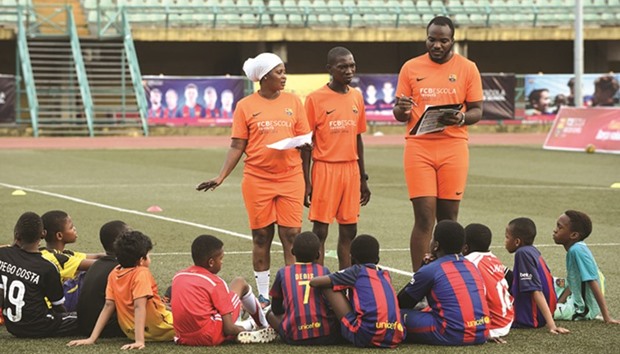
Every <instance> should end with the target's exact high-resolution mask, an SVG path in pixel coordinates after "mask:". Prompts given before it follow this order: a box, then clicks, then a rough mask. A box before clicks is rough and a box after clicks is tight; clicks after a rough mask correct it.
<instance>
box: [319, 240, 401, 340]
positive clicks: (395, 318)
mask: <svg viewBox="0 0 620 354" xmlns="http://www.w3.org/2000/svg"><path fill="white" fill-rule="evenodd" d="M351 262H352V264H353V265H352V266H351V267H349V268H345V269H343V270H341V271H339V272H338V273H332V274H329V275H323V276H320V277H316V278H313V279H312V280H310V286H312V287H316V288H321V289H322V291H323V294H325V296H326V297H327V302H328V303H329V304H330V305H331V307H332V309H334V312H335V314H336V317H337V318H338V319H339V320H340V332H341V334H342V336H343V337H344V338H345V339H346V340H348V341H349V342H351V343H352V344H353V345H355V346H356V347H379V348H395V347H397V346H398V344H400V342H402V341H403V339H404V337H405V330H404V328H403V324H402V321H401V316H400V308H399V307H398V300H397V299H396V292H395V291H394V288H393V287H392V280H391V279H390V274H389V273H388V272H387V271H385V270H383V269H381V268H379V266H378V265H377V263H379V241H377V239H376V238H374V237H372V236H370V235H359V236H357V237H356V238H355V239H353V242H352V243H351ZM345 290H349V296H348V299H347V297H346V296H345V294H344V292H345Z"/></svg>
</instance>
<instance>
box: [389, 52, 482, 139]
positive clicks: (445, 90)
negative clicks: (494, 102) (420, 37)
mask: <svg viewBox="0 0 620 354" xmlns="http://www.w3.org/2000/svg"><path fill="white" fill-rule="evenodd" d="M401 95H405V96H409V97H413V101H414V102H415V103H417V105H418V106H417V107H416V106H413V110H412V117H411V119H410V120H409V122H408V123H407V132H409V131H410V130H411V129H412V128H413V127H414V126H415V124H416V123H417V122H418V120H419V119H420V117H421V116H422V114H423V113H424V110H425V109H426V107H429V106H437V105H445V104H459V103H463V104H464V103H465V102H477V101H482V99H483V92H482V79H481V78H480V72H479V71H478V68H477V67H476V64H475V63H474V62H472V61H470V60H469V59H467V58H465V57H463V56H461V55H459V54H456V53H454V56H453V57H452V58H451V59H450V60H449V61H448V62H447V63H443V64H438V63H435V62H434V61H432V60H431V59H430V57H429V55H428V53H426V54H423V55H420V56H418V57H415V58H413V59H411V60H409V61H407V62H406V63H405V64H404V65H403V67H402V68H401V69H400V74H399V75H398V87H397V88H396V97H400V96H401ZM465 110H466V107H464V108H463V111H465ZM446 137H450V138H461V139H467V137H468V136H467V127H465V126H463V127H458V126H449V127H446V129H445V130H443V131H442V132H438V133H433V134H425V135H420V136H414V135H407V138H408V139H412V138H415V139H438V138H446Z"/></svg>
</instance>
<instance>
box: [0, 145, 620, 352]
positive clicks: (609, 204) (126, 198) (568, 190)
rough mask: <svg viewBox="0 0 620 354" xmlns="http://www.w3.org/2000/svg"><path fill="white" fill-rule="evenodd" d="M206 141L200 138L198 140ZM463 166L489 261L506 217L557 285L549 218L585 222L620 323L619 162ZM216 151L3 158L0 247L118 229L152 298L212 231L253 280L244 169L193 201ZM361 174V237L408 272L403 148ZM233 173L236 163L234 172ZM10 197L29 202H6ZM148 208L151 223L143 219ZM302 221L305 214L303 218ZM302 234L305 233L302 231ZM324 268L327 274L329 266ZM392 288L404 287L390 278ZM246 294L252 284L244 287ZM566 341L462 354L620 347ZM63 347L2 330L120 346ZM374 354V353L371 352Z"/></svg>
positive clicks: (509, 151) (515, 336)
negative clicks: (52, 219)
mask: <svg viewBox="0 0 620 354" xmlns="http://www.w3.org/2000/svg"><path fill="white" fill-rule="evenodd" d="M207 139H208V138H207ZM470 152H471V166H470V173H469V180H468V187H467V190H466V194H465V198H464V201H463V202H462V204H461V211H460V215H459V221H460V222H461V223H462V224H463V225H466V224H468V223H470V222H481V223H484V224H487V225H488V226H489V227H490V228H491V230H492V231H493V248H492V251H493V252H494V253H495V254H496V255H497V256H498V257H500V258H501V259H502V261H504V263H505V264H506V265H507V266H509V267H511V266H512V257H511V255H509V254H508V253H507V252H506V251H505V250H504V248H503V238H504V228H505V225H506V223H507V222H508V221H509V220H511V219H512V218H515V217H519V216H527V217H530V218H532V219H533V220H534V221H535V222H536V225H537V227H538V236H537V239H536V242H535V244H536V245H537V246H538V247H539V248H540V250H541V252H542V253H543V256H544V257H545V259H546V260H547V262H548V263H549V266H550V268H551V270H552V272H553V273H554V274H555V275H558V276H563V275H564V256H565V251H564V249H563V248H562V247H561V246H557V245H554V244H553V240H552V238H551V234H552V230H553V228H554V225H555V220H556V218H557V217H558V216H559V215H560V214H561V213H562V212H563V211H564V210H566V209H578V210H582V211H585V212H586V213H588V214H589V215H590V216H591V218H592V220H593V223H594V232H593V233H592V235H591V236H590V238H589V239H588V240H587V243H588V244H589V245H590V247H591V249H592V252H593V253H594V255H595V257H596V259H597V262H598V264H599V267H600V268H601V270H602V271H603V272H604V273H605V275H606V279H607V288H606V299H607V303H608V306H609V308H610V311H611V313H612V316H615V317H616V318H617V317H620V285H619V283H620V260H619V258H618V253H619V251H620V240H619V239H618V238H617V236H618V235H619V234H620V227H619V226H618V225H619V221H618V218H619V217H620V189H611V188H610V185H611V184H612V183H614V182H620V157H619V156H614V155H601V154H585V153H568V152H557V151H543V150H542V149H540V148H539V147H533V146H504V147H498V146H473V147H471V151H470ZM225 153H226V150H225V149H187V150H48V151H42V150H0V206H1V208H2V213H0V230H2V234H1V236H0V244H6V243H10V242H11V239H12V230H13V226H14V224H15V221H16V220H17V218H18V217H19V215H20V214H21V213H23V212H24V211H28V210H31V211H35V212H37V213H40V214H42V213H44V212H45V211H48V210H51V209H62V210H65V211H67V212H68V213H69V214H70V215H71V216H72V217H73V220H74V222H75V225H76V226H77V229H78V235H79V237H78V240H77V243H76V244H73V245H70V246H69V248H70V249H75V250H78V251H82V252H100V251H101V246H100V244H99V240H98V230H99V227H100V226H101V225H102V224H103V223H105V222H107V221H110V220H114V219H121V220H124V221H126V222H127V223H128V224H130V225H131V226H132V227H133V228H135V229H139V230H141V231H143V232H144V233H146V234H147V235H149V236H151V238H152V239H153V241H154V249H153V255H152V265H151V268H152V271H153V273H154V275H155V278H156V279H157V281H158V284H159V287H160V291H163V290H161V289H165V288H166V287H167V286H168V285H169V284H170V280H171V277H172V276H173V274H174V273H175V272H176V271H178V270H180V269H182V268H184V267H186V266H188V265H189V264H190V263H191V257H190V255H189V249H190V244H191V241H192V240H193V239H194V238H195V237H196V236H198V235H200V234H204V233H210V234H213V235H216V236H218V237H220V238H221V239H222V240H223V241H224V244H225V251H226V252H227V255H226V257H225V259H224V267H223V270H222V272H221V273H220V275H221V276H222V277H223V278H224V279H226V280H230V279H232V277H233V276H236V275H242V276H245V277H246V278H248V279H252V268H251V255H250V252H249V251H250V249H251V244H250V241H249V236H248V235H249V229H248V223H247V219H246V213H245V209H244V207H243V200H242V198H241V190H240V179H241V174H242V169H243V166H238V167H237V169H236V170H235V172H234V173H233V174H232V175H231V176H230V177H229V178H228V179H227V180H226V181H225V182H224V184H223V185H222V186H221V187H219V188H218V189H217V190H216V191H213V192H206V193H199V192H197V191H195V190H194V188H195V186H196V185H197V184H198V183H199V182H201V181H203V180H206V179H208V178H211V177H214V176H215V175H216V174H217V172H218V171H219V169H220V167H221V164H222V162H223V160H224V156H225ZM366 164H367V166H366V169H367V171H368V173H369V175H370V180H369V184H370V188H371V191H372V197H371V201H370V204H369V205H368V206H366V207H364V208H363V209H362V212H361V220H360V223H359V232H360V233H368V234H372V235H375V236H376V237H378V239H379V241H380V243H381V247H382V252H381V263H382V264H383V265H385V266H388V267H391V268H394V269H395V270H400V271H402V273H407V272H409V271H410V260H409V252H408V239H409V233H410V231H411V226H412V223H413V217H412V208H411V203H410V202H409V201H408V200H407V194H406V188H405V184H404V178H403V172H402V148H401V147H367V148H366ZM240 165H241V163H240ZM16 188H23V189H24V190H25V191H26V195H23V196H13V195H12V192H13V191H14V190H15V189H16ZM152 205H158V206H160V207H161V208H162V209H163V211H162V212H160V213H148V212H146V209H147V208H148V207H150V206H152ZM306 215H307V214H306ZM303 228H304V230H309V229H310V228H311V225H310V223H309V222H307V221H305V222H304V227H303ZM330 231H331V235H330V236H329V238H328V245H327V248H328V250H334V249H335V240H336V238H337V237H336V232H337V227H334V226H332V228H331V230H330ZM282 263H283V259H282V254H281V249H280V247H279V246H278V245H274V246H273V252H272V274H275V271H276V270H277V268H279V267H280V266H282ZM326 263H327V266H328V267H329V268H330V269H332V270H335V269H336V268H337V262H336V259H335V258H333V257H332V258H328V259H327V261H326ZM392 277H393V281H394V286H395V288H396V289H397V290H398V289H400V288H401V287H402V286H403V285H404V284H405V283H406V282H407V281H408V280H409V277H408V276H406V275H404V274H400V273H399V272H394V273H392ZM250 283H251V284H252V283H253V281H251V282H250ZM560 325H562V326H564V327H567V328H568V329H570V330H571V334H569V335H564V336H555V335H552V334H548V333H547V332H546V331H545V330H544V329H540V330H513V331H511V333H510V335H509V336H508V337H507V338H506V339H507V341H508V344H505V345H495V344H485V345H483V346H477V347H469V348H466V347H461V348H458V349H456V350H458V352H459V353H491V352H493V353H513V352H516V351H521V352H527V353H545V352H553V353H561V352H571V353H578V352H582V353H586V352H588V353H605V352H607V353H613V352H616V353H617V352H618V347H619V346H620V335H619V333H620V326H612V325H605V324H603V323H602V322H600V321H592V322H580V323H572V322H560ZM68 340H69V338H67V339H45V340H23V339H15V338H13V337H12V336H11V335H10V334H8V333H7V332H6V330H5V329H4V328H0V347H1V348H2V352H3V353H21V352H31V353H39V352H48V353H82V352H85V353H95V352H114V351H118V350H119V348H120V346H121V345H122V344H124V343H128V340H122V339H116V340H100V341H99V342H98V344H97V345H95V346H92V347H87V348H84V347H82V348H66V347H64V344H65V343H66V342H67V341H68ZM146 350H147V351H148V352H153V353H169V352H188V353H190V352H204V351H205V350H208V351H209V352H213V353H231V354H232V353H235V354H237V353H244V352H248V353H250V352H257V351H258V352H274V353H275V352H277V353H307V352H308V351H309V348H304V347H301V348H297V347H290V346H286V345H284V344H282V343H274V344H267V345H246V346H242V345H234V344H230V345H224V346H222V347H219V348H209V349H205V348H185V347H179V346H175V345H174V344H172V343H147V348H146ZM311 350H312V351H313V352H316V353H354V352H356V349H355V348H353V347H351V346H337V347H317V348H312V349H311ZM445 350H447V348H441V347H432V346H421V345H410V344H406V345H402V346H400V347H399V348H398V349H396V350H395V351H397V352H424V353H440V352H444V351H445ZM368 351H371V350H368Z"/></svg>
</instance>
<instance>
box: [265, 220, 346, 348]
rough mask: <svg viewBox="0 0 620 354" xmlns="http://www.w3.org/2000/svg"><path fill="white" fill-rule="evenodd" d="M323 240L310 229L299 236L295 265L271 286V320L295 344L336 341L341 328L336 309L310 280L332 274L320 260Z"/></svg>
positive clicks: (295, 250)
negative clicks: (330, 305) (313, 286)
mask: <svg viewBox="0 0 620 354" xmlns="http://www.w3.org/2000/svg"><path fill="white" fill-rule="evenodd" d="M320 247H321V242H320V241H319V238H318V237H317V235H316V234H314V233H313V232H310V231H307V232H302V233H301V234H299V235H297V237H295V241H294V242H293V254H294V255H295V260H296V262H295V264H293V265H289V266H286V267H284V268H281V269H280V270H279V271H278V273H277V274H276V280H275V282H274V283H273V286H272V287H271V291H270V293H269V294H270V295H271V300H272V302H271V311H270V312H269V313H268V314H267V319H268V320H269V323H270V324H271V326H272V327H273V328H276V329H277V330H278V331H279V332H280V337H281V338H282V340H284V341H285V342H286V343H288V344H293V345H326V344H334V343H335V342H336V340H337V339H338V331H337V330H336V329H337V328H338V327H337V325H336V318H335V316H334V313H333V311H332V310H331V309H330V308H329V307H328V306H327V304H326V302H325V298H323V296H322V295H321V292H320V291H317V290H316V289H314V288H312V287H311V286H310V280H312V279H313V278H315V277H318V276H322V275H326V274H329V269H327V268H326V267H323V266H322V265H320V264H318V263H316V261H317V259H319V249H320Z"/></svg>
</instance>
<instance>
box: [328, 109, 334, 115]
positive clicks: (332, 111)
mask: <svg viewBox="0 0 620 354" xmlns="http://www.w3.org/2000/svg"><path fill="white" fill-rule="evenodd" d="M334 111H335V109H332V110H331V111H327V114H332V113H334Z"/></svg>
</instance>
